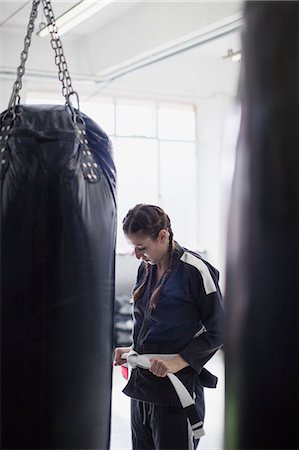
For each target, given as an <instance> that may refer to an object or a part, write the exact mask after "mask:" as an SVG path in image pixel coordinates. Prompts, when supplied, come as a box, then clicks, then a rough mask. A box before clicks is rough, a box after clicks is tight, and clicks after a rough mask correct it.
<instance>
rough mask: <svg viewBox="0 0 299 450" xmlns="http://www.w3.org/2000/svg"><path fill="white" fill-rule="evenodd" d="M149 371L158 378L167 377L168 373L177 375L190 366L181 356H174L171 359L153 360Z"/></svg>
mask: <svg viewBox="0 0 299 450" xmlns="http://www.w3.org/2000/svg"><path fill="white" fill-rule="evenodd" d="M150 362H151V366H150V368H149V371H150V372H152V373H153V374H154V375H156V376H157V377H166V375H167V374H168V373H176V372H179V370H182V369H184V368H185V367H187V366H189V364H188V363H187V362H186V361H185V360H184V359H183V358H182V357H181V356H180V355H177V356H174V357H173V358H170V359H162V358H151V359H150Z"/></svg>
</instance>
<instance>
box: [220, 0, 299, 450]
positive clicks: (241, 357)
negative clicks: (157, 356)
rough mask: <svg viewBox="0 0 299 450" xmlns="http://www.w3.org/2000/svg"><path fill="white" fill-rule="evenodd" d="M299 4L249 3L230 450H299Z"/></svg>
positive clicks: (231, 238) (230, 271) (230, 285)
mask: <svg viewBox="0 0 299 450" xmlns="http://www.w3.org/2000/svg"><path fill="white" fill-rule="evenodd" d="M298 7H299V4H298V2H288V1H283V2H276V1H266V2H247V4H246V5H245V11H244V31H243V58H242V71H241V85H240V91H241V106H242V117H241V129H240V136H239V143H238V148H237V160H236V169H235V176H234V181H233V191H232V203H231V214H230V225H229V235H228V246H227V247H228V255H227V283H226V308H227V317H228V318H227V342H226V383H227V385H226V386H227V388H226V430H225V449H229V450H243V449H250V450H252V449H280V450H282V449H284V450H285V449H298V436H297V431H298V429H297V420H298V410H297V399H298V385H297V381H298V369H297V358H298V340H297V336H298V335H297V332H298V331H297V330H298V329H297V327H298V322H297V321H296V318H297V311H298V309H297V303H298V286H297V283H298V265H297V263H298V261H296V252H297V254H298V235H297V236H296V227H298V179H299V178H298V142H297V136H296V125H297V123H296V110H297V108H298V103H297V102H298V92H299V90H298V29H299V27H298V25H299V24H298V17H299V15H298V13H299V11H298V9H299V8H298Z"/></svg>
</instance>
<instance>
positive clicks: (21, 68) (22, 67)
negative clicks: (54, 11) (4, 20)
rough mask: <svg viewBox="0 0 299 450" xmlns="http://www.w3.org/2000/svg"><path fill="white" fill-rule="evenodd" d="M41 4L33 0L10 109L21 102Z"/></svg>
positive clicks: (9, 105) (37, 0) (38, 0)
mask: <svg viewBox="0 0 299 450" xmlns="http://www.w3.org/2000/svg"><path fill="white" fill-rule="evenodd" d="M39 4H40V0H33V2H32V9H31V13H30V18H29V23H28V27H27V33H26V37H25V39H24V50H23V51H22V53H21V64H20V65H19V67H18V69H17V79H16V81H15V82H14V85H13V90H12V94H11V97H10V100H9V104H8V108H7V109H8V110H10V108H13V111H14V110H15V107H16V105H17V104H19V103H20V95H19V92H20V90H21V88H22V77H23V75H24V73H25V62H26V61H27V58H28V50H29V47H30V44H31V37H32V33H33V30H34V22H35V19H36V17H37V10H38V6H39Z"/></svg>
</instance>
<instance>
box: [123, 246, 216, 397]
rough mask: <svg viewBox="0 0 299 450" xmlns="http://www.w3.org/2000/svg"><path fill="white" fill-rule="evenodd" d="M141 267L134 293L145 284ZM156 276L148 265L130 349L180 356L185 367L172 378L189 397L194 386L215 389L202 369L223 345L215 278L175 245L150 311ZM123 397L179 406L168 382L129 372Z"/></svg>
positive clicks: (140, 371)
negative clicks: (168, 266) (169, 265)
mask: <svg viewBox="0 0 299 450" xmlns="http://www.w3.org/2000/svg"><path fill="white" fill-rule="evenodd" d="M146 264H147V263H145V262H142V263H141V264H140V266H139V269H138V274H137V281H136V286H135V289H136V288H137V287H138V286H140V284H141V283H142V282H143V281H144V279H145V273H146ZM156 270H157V269H156V266H155V265H152V266H151V270H150V273H149V275H148V277H147V281H146V286H145V289H144V291H143V295H142V297H141V298H139V299H138V300H137V301H136V302H135V304H134V310H133V318H134V329H133V349H134V350H135V351H136V352H137V353H139V354H180V355H181V356H182V358H183V359H184V360H185V361H186V362H188V364H189V366H188V367H185V368H184V369H182V370H180V371H179V372H177V373H176V374H175V375H176V376H177V377H178V378H179V379H180V380H181V381H182V383H183V384H184V385H185V386H186V388H187V389H188V391H189V392H190V394H191V395H193V396H194V393H196V391H197V386H198V384H200V385H202V386H206V387H216V384H217V377H215V376H214V375H212V374H211V373H210V372H208V371H207V370H206V369H205V368H204V365H205V364H206V362H207V361H208V360H209V359H210V358H211V357H212V356H213V355H214V353H215V352H216V351H217V350H218V349H219V348H220V347H221V346H222V345H223V343H224V342H223V339H224V311H223V305H222V297H221V292H220V289H219V285H218V280H219V272H218V271H217V270H216V269H215V268H214V267H212V266H211V265H210V264H209V263H208V262H207V261H205V260H204V259H203V258H201V257H200V256H199V255H198V254H196V253H194V252H191V251H189V250H187V249H185V248H182V247H181V246H180V245H179V244H177V243H176V247H175V250H174V255H173V258H172V264H171V270H170V271H169V273H168V274H167V276H166V279H165V280H164V282H163V284H162V287H161V290H160V293H159V297H158V301H157V303H156V305H155V307H153V306H151V305H150V297H151V294H152V292H153V290H154V289H155V287H156V286H155V280H156ZM123 392H124V393H125V394H126V395H128V396H129V397H132V398H134V399H137V400H142V401H145V402H150V403H154V404H157V405H165V406H178V405H180V402H179V399H178V397H177V395H176V393H175V391H174V388H173V386H172V384H171V382H170V381H169V379H168V377H165V378H161V377H157V376H155V375H154V374H152V373H151V372H150V371H148V370H146V369H142V368H139V367H137V368H135V369H133V370H132V373H131V376H130V378H129V381H128V383H127V385H126V387H125V388H124V390H123Z"/></svg>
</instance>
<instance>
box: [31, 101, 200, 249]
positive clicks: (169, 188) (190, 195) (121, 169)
mask: <svg viewBox="0 0 299 450" xmlns="http://www.w3.org/2000/svg"><path fill="white" fill-rule="evenodd" d="M50 100H51V101H50ZM50 100H49V98H48V99H45V98H44V97H43V98H41V96H38V95H36V94H35V95H33V94H31V95H29V96H28V97H27V103H31V104H32V103H50V102H51V103H55V99H53V98H51V99H50ZM56 103H61V101H57V102H56ZM81 111H82V112H83V113H85V114H87V115H88V116H89V117H91V118H92V119H93V120H94V121H95V122H97V123H98V124H99V125H100V126H101V128H103V129H104V131H106V133H107V134H108V135H109V136H110V138H111V141H112V144H113V156H114V161H115V165H116V170H117V199H118V227H117V230H118V233H117V251H118V252H121V253H123V252H127V251H128V250H129V247H128V244H127V242H126V239H125V237H124V236H123V232H122V219H123V217H124V216H125V214H126V213H127V211H128V210H129V209H130V208H132V207H133V206H135V205H136V204H137V203H151V204H157V205H160V206H161V207H162V208H163V209H165V211H166V212H167V214H168V215H169V216H170V219H171V222H172V229H173V232H174V238H175V239H176V240H177V241H178V242H181V243H182V244H183V245H184V246H187V247H189V248H190V249H196V247H197V242H196V235H197V233H196V231H197V201H196V199H197V182H196V180H197V177H196V174H197V160H196V145H195V139H196V132H195V109H194V107H193V105H188V104H184V105H182V104H176V103H171V102H169V103H159V102H147V101H139V100H132V99H121V98H118V99H112V98H101V99H98V101H97V102H83V101H81Z"/></svg>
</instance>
